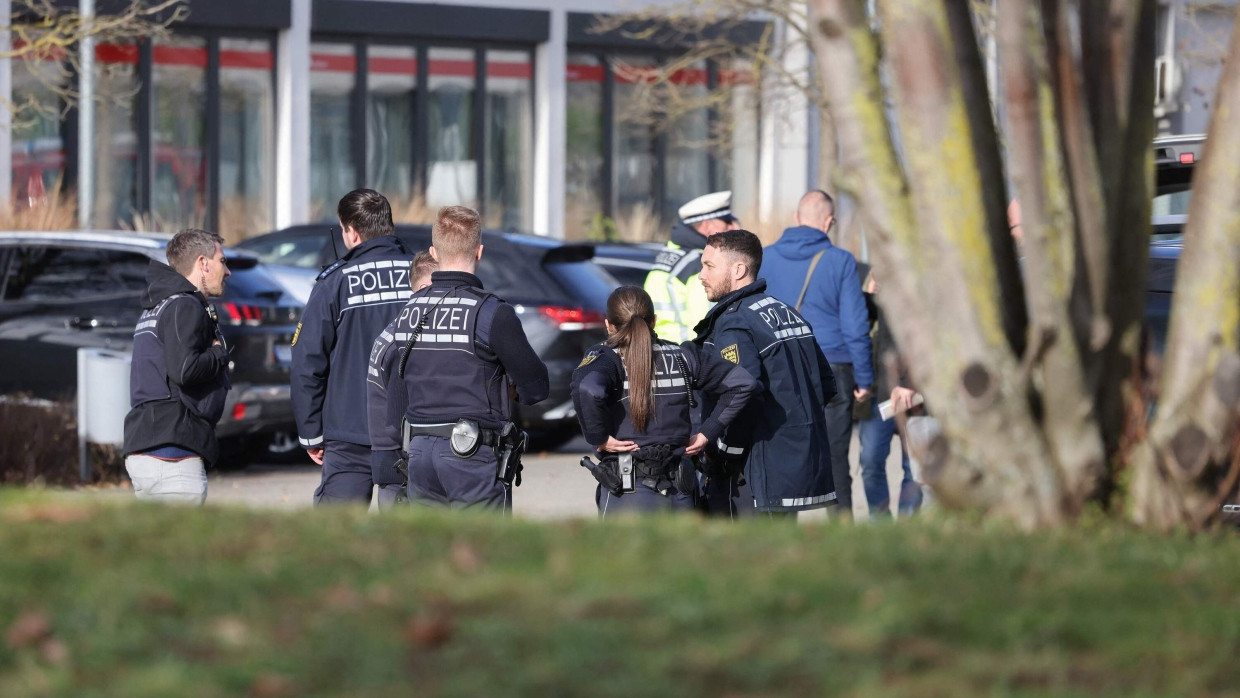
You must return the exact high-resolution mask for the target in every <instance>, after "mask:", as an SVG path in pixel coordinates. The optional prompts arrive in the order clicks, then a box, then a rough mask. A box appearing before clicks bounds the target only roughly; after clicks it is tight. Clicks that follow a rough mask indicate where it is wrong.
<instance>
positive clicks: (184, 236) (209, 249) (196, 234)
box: [164, 228, 224, 275]
mask: <svg viewBox="0 0 1240 698" xmlns="http://www.w3.org/2000/svg"><path fill="white" fill-rule="evenodd" d="M216 245H220V246H223V245H224V238H222V237H220V236H219V235H218V234H216V233H212V232H209V231H206V230H199V229H198V228H186V229H185V230H182V231H181V232H179V233H177V234H176V235H173V236H172V239H171V240H169V241H168V247H167V248H165V249H164V255H165V256H167V258H168V266H170V267H172V268H173V269H176V270H177V273H178V274H182V275H184V274H188V273H189V272H191V271H193V270H194V262H196V261H198V258H199V257H200V256H201V257H206V258H208V259H210V258H212V257H214V256H215V246H216Z"/></svg>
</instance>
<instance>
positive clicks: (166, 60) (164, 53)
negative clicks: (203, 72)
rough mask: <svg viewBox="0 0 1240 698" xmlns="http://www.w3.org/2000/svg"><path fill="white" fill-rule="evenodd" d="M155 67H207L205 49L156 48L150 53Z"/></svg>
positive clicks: (182, 47) (181, 47) (185, 47)
mask: <svg viewBox="0 0 1240 698" xmlns="http://www.w3.org/2000/svg"><path fill="white" fill-rule="evenodd" d="M152 56H153V58H154V59H155V64H156V65H183V66H189V67H191V68H206V67H207V49H205V48H193V47H190V46H156V47H155V48H154V49H153V51H152Z"/></svg>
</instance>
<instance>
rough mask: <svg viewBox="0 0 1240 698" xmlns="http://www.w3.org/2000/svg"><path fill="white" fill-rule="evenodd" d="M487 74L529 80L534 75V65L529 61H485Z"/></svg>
mask: <svg viewBox="0 0 1240 698" xmlns="http://www.w3.org/2000/svg"><path fill="white" fill-rule="evenodd" d="M487 76H488V77H497V78H521V79H524V80H529V79H530V78H532V77H534V66H533V65H531V64H529V63H487Z"/></svg>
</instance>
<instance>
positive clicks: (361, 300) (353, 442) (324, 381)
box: [290, 189, 413, 504]
mask: <svg viewBox="0 0 1240 698" xmlns="http://www.w3.org/2000/svg"><path fill="white" fill-rule="evenodd" d="M336 214H337V216H338V217H339V218H340V234H341V237H342V239H343V241H344V244H345V247H347V248H348V252H347V253H345V255H344V257H342V258H341V259H339V260H337V261H336V262H335V263H333V264H332V265H331V266H329V267H327V268H326V269H324V270H323V273H322V274H319V277H318V280H317V283H315V285H314V290H313V291H311V293H310V299H309V300H308V301H307V302H306V309H305V312H304V314H303V316H302V322H301V324H299V325H298V326H297V333H296V334H295V335H294V336H293V369H292V376H291V379H290V380H291V383H292V398H293V415H294V417H295V418H296V420H297V431H298V437H299V438H300V440H301V445H302V446H303V447H304V448H305V449H306V452H307V453H309V454H310V458H311V459H312V460H313V461H314V462H315V463H318V464H319V465H322V466H323V479H322V481H321V482H320V484H319V486H318V489H316V490H315V491H314V501H315V503H316V504H326V503H349V502H355V503H358V504H368V503H369V502H370V497H371V493H372V491H373V489H374V485H375V484H376V483H378V484H379V485H380V486H385V485H397V486H399V485H400V484H401V483H402V482H403V477H402V476H401V475H400V473H399V472H398V471H395V470H386V469H384V470H379V471H374V472H372V470H371V462H372V460H373V459H372V457H371V453H370V448H371V445H370V432H369V429H368V427H367V424H366V392H365V391H366V373H367V371H366V369H367V359H368V358H369V355H370V349H371V346H372V345H373V343H374V341H375V337H377V336H378V335H379V333H380V332H381V331H382V330H383V328H384V326H385V325H387V323H388V322H389V321H390V320H391V319H392V316H394V315H395V314H396V313H397V312H398V311H399V309H400V307H401V306H402V305H404V304H405V303H406V302H408V300H409V297H410V296H411V295H412V293H413V291H412V290H411V289H410V287H409V264H410V262H411V261H412V260H413V255H412V254H410V253H409V252H408V251H407V250H406V249H405V247H404V245H403V244H402V243H401V242H400V240H398V239H397V238H396V236H395V226H394V225H393V224H392V207H391V205H390V204H389V203H388V200H387V199H386V198H384V196H383V195H382V194H380V193H379V192H377V191H374V190H371V189H356V190H354V191H351V192H349V193H348V194H346V195H345V196H344V198H342V199H341V200H340V204H339V206H337V209H336Z"/></svg>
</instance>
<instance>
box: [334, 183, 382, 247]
mask: <svg viewBox="0 0 1240 698" xmlns="http://www.w3.org/2000/svg"><path fill="white" fill-rule="evenodd" d="M336 216H337V217H339V218H340V225H343V226H347V227H349V228H352V229H354V230H356V231H357V234H358V235H359V236H361V238H362V240H363V241H365V240H373V239H375V238H377V237H380V236H383V235H391V234H393V233H395V232H396V226H395V225H393V223H392V205H391V204H390V203H388V200H387V197H385V196H384V195H382V194H380V193H379V192H377V191H375V190H374V189H354V190H353V191H351V192H349V193H348V194H345V195H344V198H342V199H341V200H340V205H338V206H337V207H336Z"/></svg>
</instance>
